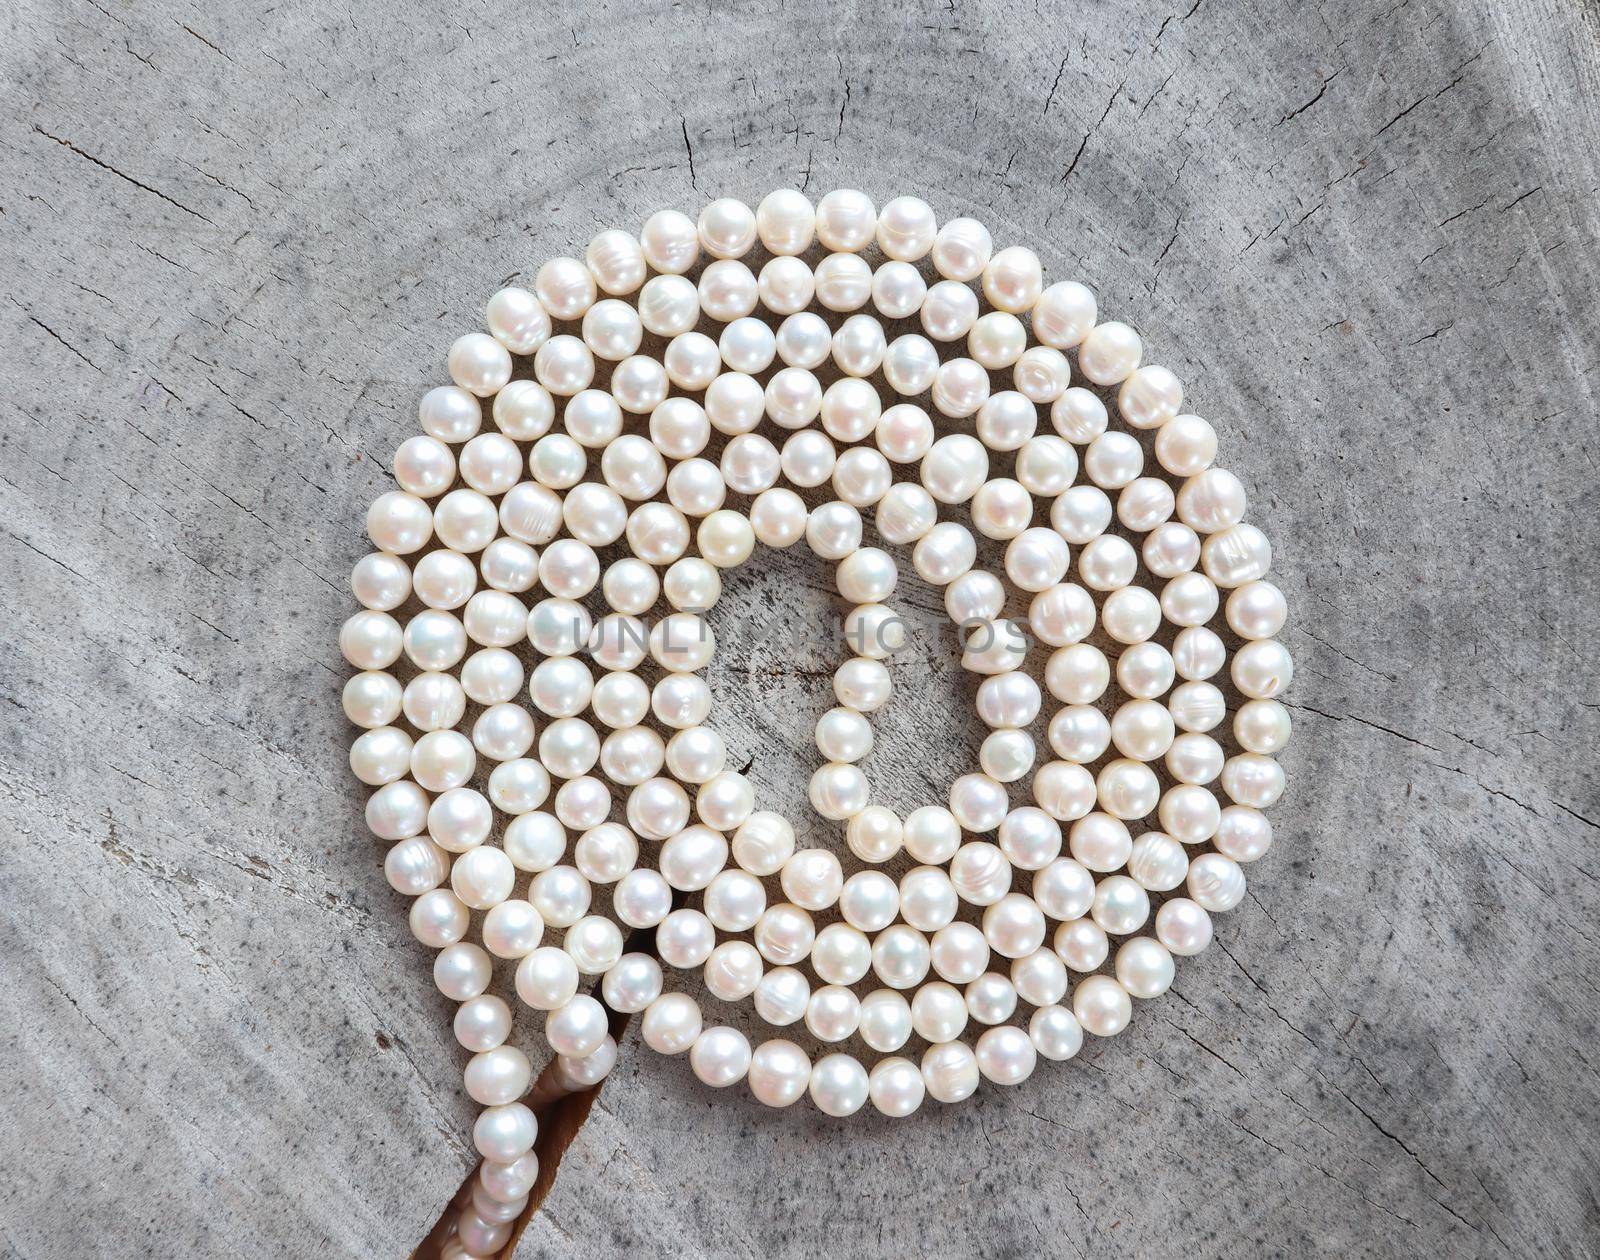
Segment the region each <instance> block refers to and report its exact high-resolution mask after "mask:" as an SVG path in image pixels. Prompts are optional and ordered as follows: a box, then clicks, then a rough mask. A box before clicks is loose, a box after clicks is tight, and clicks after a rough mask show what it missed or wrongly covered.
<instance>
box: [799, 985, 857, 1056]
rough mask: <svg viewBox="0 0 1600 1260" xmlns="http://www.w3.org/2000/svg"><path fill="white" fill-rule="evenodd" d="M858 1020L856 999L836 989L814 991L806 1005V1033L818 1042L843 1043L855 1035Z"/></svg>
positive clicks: (840, 989)
mask: <svg viewBox="0 0 1600 1260" xmlns="http://www.w3.org/2000/svg"><path fill="white" fill-rule="evenodd" d="M860 1020H861V1001H860V999H859V998H857V997H856V995H855V994H854V993H852V992H851V991H850V990H849V989H846V988H842V987H840V986H838V985H826V986H824V987H823V988H820V989H818V990H816V992H814V993H813V994H812V995H811V998H810V1000H809V1001H808V1002H807V1003H806V1015H805V1023H806V1031H808V1032H809V1033H810V1034H811V1035H812V1036H813V1037H815V1038H816V1039H817V1040H818V1041H824V1042H830V1043H834V1042H840V1041H843V1040H845V1039H846V1038H847V1037H850V1036H852V1035H853V1034H854V1033H855V1031H856V1029H857V1027H858V1026H859V1024H860Z"/></svg>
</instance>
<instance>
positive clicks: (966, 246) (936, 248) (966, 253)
mask: <svg viewBox="0 0 1600 1260" xmlns="http://www.w3.org/2000/svg"><path fill="white" fill-rule="evenodd" d="M932 252H933V265H934V267H935V268H936V269H937V270H938V272H939V274H940V275H941V276H943V277H944V278H945V279H946V280H958V281H961V282H963V283H965V282H966V281H968V280H976V279H977V278H978V277H979V276H980V275H982V274H983V269H984V268H985V267H986V266H987V265H988V262H989V259H990V257H991V255H992V254H993V253H994V238H993V237H992V236H990V235H989V229H988V228H986V227H984V226H983V224H981V223H979V222H978V221H977V220H976V219H951V220H950V221H949V222H948V223H946V224H944V225H943V226H942V227H940V229H939V231H938V233H937V234H936V236H935V237H934V242H933V251H932Z"/></svg>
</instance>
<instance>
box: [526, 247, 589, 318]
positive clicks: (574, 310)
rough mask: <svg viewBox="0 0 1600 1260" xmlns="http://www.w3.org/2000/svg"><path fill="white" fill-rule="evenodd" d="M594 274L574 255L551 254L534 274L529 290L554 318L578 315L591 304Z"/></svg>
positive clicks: (575, 316) (576, 316) (577, 316)
mask: <svg viewBox="0 0 1600 1260" xmlns="http://www.w3.org/2000/svg"><path fill="white" fill-rule="evenodd" d="M595 290H596V286H595V282H594V275H593V273H591V272H590V270H589V269H588V268H587V267H585V266H584V265H583V264H582V263H581V262H579V261H578V260H577V259H576V258H552V259H551V260H550V261H549V262H547V263H545V264H544V265H543V266H541V267H540V268H539V270H538V272H537V274H536V275H535V276H534V281H533V291H534V292H535V293H537V294H538V295H539V301H540V302H541V303H543V304H544V308H545V310H547V311H549V312H550V314H551V315H553V316H554V317H555V318H556V319H566V320H571V319H578V318H579V317H580V316H582V314H583V313H584V312H585V311H586V310H588V309H589V307H590V306H591V305H593V304H594V299H595Z"/></svg>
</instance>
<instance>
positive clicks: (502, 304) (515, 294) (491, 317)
mask: <svg viewBox="0 0 1600 1260" xmlns="http://www.w3.org/2000/svg"><path fill="white" fill-rule="evenodd" d="M483 322H484V324H485V326H486V327H487V328H488V329H489V332H490V334H491V335H492V336H493V337H494V339H495V340H496V341H498V342H499V343H500V344H501V345H503V346H504V347H505V348H506V349H507V350H509V351H511V353H512V354H532V353H533V352H534V351H535V350H537V349H538V348H539V347H540V346H541V345H542V344H543V343H544V340H545V338H546V337H548V336H549V335H550V316H549V314H548V313H547V312H546V311H545V309H544V307H543V306H542V305H541V304H540V302H539V299H538V298H536V297H535V296H534V295H533V294H532V293H529V292H528V291H527V290H526V289H519V288H515V287H512V288H505V289H501V290H500V291H499V292H498V293H496V294H495V295H494V296H493V297H491V298H490V299H489V302H488V305H487V306H486V307H485V308H484V321H483Z"/></svg>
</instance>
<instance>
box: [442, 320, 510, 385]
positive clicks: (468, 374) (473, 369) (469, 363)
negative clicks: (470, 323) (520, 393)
mask: <svg viewBox="0 0 1600 1260" xmlns="http://www.w3.org/2000/svg"><path fill="white" fill-rule="evenodd" d="M446 364H447V366H448V368H449V371H450V379H451V380H453V381H454V382H455V383H456V384H457V385H459V386H460V387H461V388H462V389H464V390H467V391H468V392H470V393H473V394H476V395H477V396H478V397H479V398H487V397H489V396H490V395H491V394H494V393H496V392H498V391H499V390H500V389H501V388H502V387H503V386H504V385H505V383H506V382H507V381H509V380H510V379H511V355H510V354H509V353H508V352H507V350H506V348H505V347H504V346H503V345H501V344H500V343H499V342H498V341H496V340H495V339H494V338H493V337H490V336H488V335H487V334H485V333H467V334H466V336H464V337H457V338H456V339H455V341H454V342H453V343H451V346H450V353H449V356H448V358H447V360H446Z"/></svg>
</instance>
